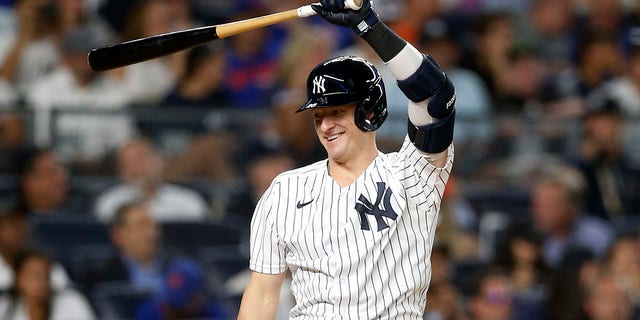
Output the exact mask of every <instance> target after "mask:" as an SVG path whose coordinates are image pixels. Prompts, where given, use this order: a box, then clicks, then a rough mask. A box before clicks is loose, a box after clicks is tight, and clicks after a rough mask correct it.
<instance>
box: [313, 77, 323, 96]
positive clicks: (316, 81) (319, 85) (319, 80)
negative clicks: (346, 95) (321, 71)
mask: <svg viewBox="0 0 640 320" xmlns="http://www.w3.org/2000/svg"><path fill="white" fill-rule="evenodd" d="M324 80H325V79H324V77H323V76H316V77H315V78H313V93H314V94H316V93H324V92H325V91H326V89H325V88H324Z"/></svg>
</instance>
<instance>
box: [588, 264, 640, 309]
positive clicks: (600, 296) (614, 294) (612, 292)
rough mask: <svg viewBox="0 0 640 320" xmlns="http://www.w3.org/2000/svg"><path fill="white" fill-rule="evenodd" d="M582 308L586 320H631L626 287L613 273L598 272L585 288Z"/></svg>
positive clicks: (630, 305)
mask: <svg viewBox="0 0 640 320" xmlns="http://www.w3.org/2000/svg"><path fill="white" fill-rule="evenodd" d="M583 308H584V311H585V314H586V319H588V320H632V319H637V318H634V317H633V306H632V304H631V301H630V299H629V292H628V287H627V285H626V283H625V282H623V281H622V279H619V278H618V277H617V275H616V274H614V273H607V272H600V273H599V274H598V275H597V276H596V277H595V279H593V280H592V283H591V284H590V285H589V286H587V287H586V290H585V297H584V302H583Z"/></svg>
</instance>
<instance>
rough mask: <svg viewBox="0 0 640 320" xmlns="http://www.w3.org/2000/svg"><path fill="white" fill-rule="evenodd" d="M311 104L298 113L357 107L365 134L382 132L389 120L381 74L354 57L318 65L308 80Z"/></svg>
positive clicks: (308, 103) (358, 123) (357, 120)
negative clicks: (376, 131) (354, 104)
mask: <svg viewBox="0 0 640 320" xmlns="http://www.w3.org/2000/svg"><path fill="white" fill-rule="evenodd" d="M307 96H308V97H309V100H308V101H307V103H305V104H304V105H303V106H301V107H300V108H299V109H298V110H297V111H296V112H300V111H303V110H307V109H313V108H322V107H332V106H339V105H345V104H350V103H354V102H355V103H357V106H356V112H355V119H354V120H355V124H356V125H357V126H358V128H360V129H361V130H362V131H374V130H377V129H378V128H380V126H381V125H382V123H383V122H384V120H385V119H386V118H387V96H386V94H385V90H384V82H383V81H382V77H381V76H380V74H379V73H378V70H376V68H375V67H374V66H373V65H372V64H371V63H369V62H367V61H366V60H364V59H362V58H358V57H354V56H342V57H338V58H334V59H330V60H327V61H325V62H323V63H320V64H319V65H317V66H316V67H315V68H314V69H313V70H312V71H311V73H310V74H309V78H308V79H307Z"/></svg>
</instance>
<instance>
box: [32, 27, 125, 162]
mask: <svg viewBox="0 0 640 320" xmlns="http://www.w3.org/2000/svg"><path fill="white" fill-rule="evenodd" d="M110 42H111V40H110V39H109V38H105V37H104V35H103V34H101V33H99V32H97V31H96V30H94V29H91V28H87V27H78V28H76V29H73V30H71V31H69V33H67V34H66V35H65V37H64V40H63V44H62V48H63V57H62V64H61V65H60V66H59V67H57V68H56V69H54V70H53V71H51V73H49V74H48V75H46V76H45V77H42V78H39V79H38V80H37V81H35V83H34V84H33V85H32V87H31V89H30V90H29V91H28V92H27V96H26V100H27V103H28V104H29V107H30V108H33V110H34V111H35V113H36V114H37V116H36V117H35V118H34V119H35V121H36V122H35V123H34V125H35V128H36V132H35V133H34V134H35V137H34V139H35V141H36V143H37V144H38V145H48V144H50V143H51V142H52V141H51V140H52V137H51V136H50V132H49V131H50V130H53V132H55V133H56V134H57V136H56V138H58V140H57V141H56V142H57V144H56V148H57V150H60V151H63V150H64V151H67V152H68V153H66V154H65V158H77V159H79V160H91V161H98V160H100V158H101V157H102V156H104V155H105V154H106V153H108V152H109V151H111V149H112V148H114V147H116V146H118V145H121V144H122V143H124V141H126V139H128V138H129V137H130V136H131V135H132V131H133V126H132V123H131V119H129V117H127V116H125V115H122V114H117V113H116V114H111V115H105V114H86V110H92V111H98V112H107V113H108V112H113V111H120V110H123V109H124V107H125V106H126V105H127V104H128V103H129V102H130V99H129V96H127V95H126V94H124V92H125V90H124V89H125V87H124V84H123V83H122V82H121V81H119V80H118V79H115V78H114V77H112V76H111V74H109V73H96V72H94V71H92V70H91V68H90V67H89V65H88V64H87V52H88V51H89V50H91V49H93V48H98V47H101V46H104V45H107V44H109V43H110ZM53 110H66V111H73V110H76V112H75V113H73V112H67V114H62V115H59V116H58V117H56V118H54V119H53V120H52V119H51V117H52V112H53ZM77 110H82V111H83V112H85V114H82V113H79V112H78V111H77ZM50 120H51V121H50ZM50 125H52V126H53V127H50ZM54 129H55V130H54Z"/></svg>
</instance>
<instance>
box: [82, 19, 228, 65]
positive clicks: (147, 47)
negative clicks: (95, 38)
mask: <svg viewBox="0 0 640 320" xmlns="http://www.w3.org/2000/svg"><path fill="white" fill-rule="evenodd" d="M215 39H218V35H217V33H216V26H207V27H202V28H194V29H189V30H184V31H177V32H171V33H165V34H161V35H157V36H153V37H148V38H142V39H137V40H132V41H127V42H123V43H119V44H115V45H112V46H107V47H103V48H98V49H93V50H91V52H89V55H88V57H87V59H88V61H89V66H91V69H92V70H94V71H105V70H109V69H114V68H118V67H123V66H126V65H130V64H134V63H138V62H142V61H146V60H151V59H155V58H158V57H162V56H165V55H169V54H172V53H176V52H179V51H182V50H186V49H189V48H192V47H195V46H198V45H202V44H204V43H206V42H209V41H212V40H215Z"/></svg>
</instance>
